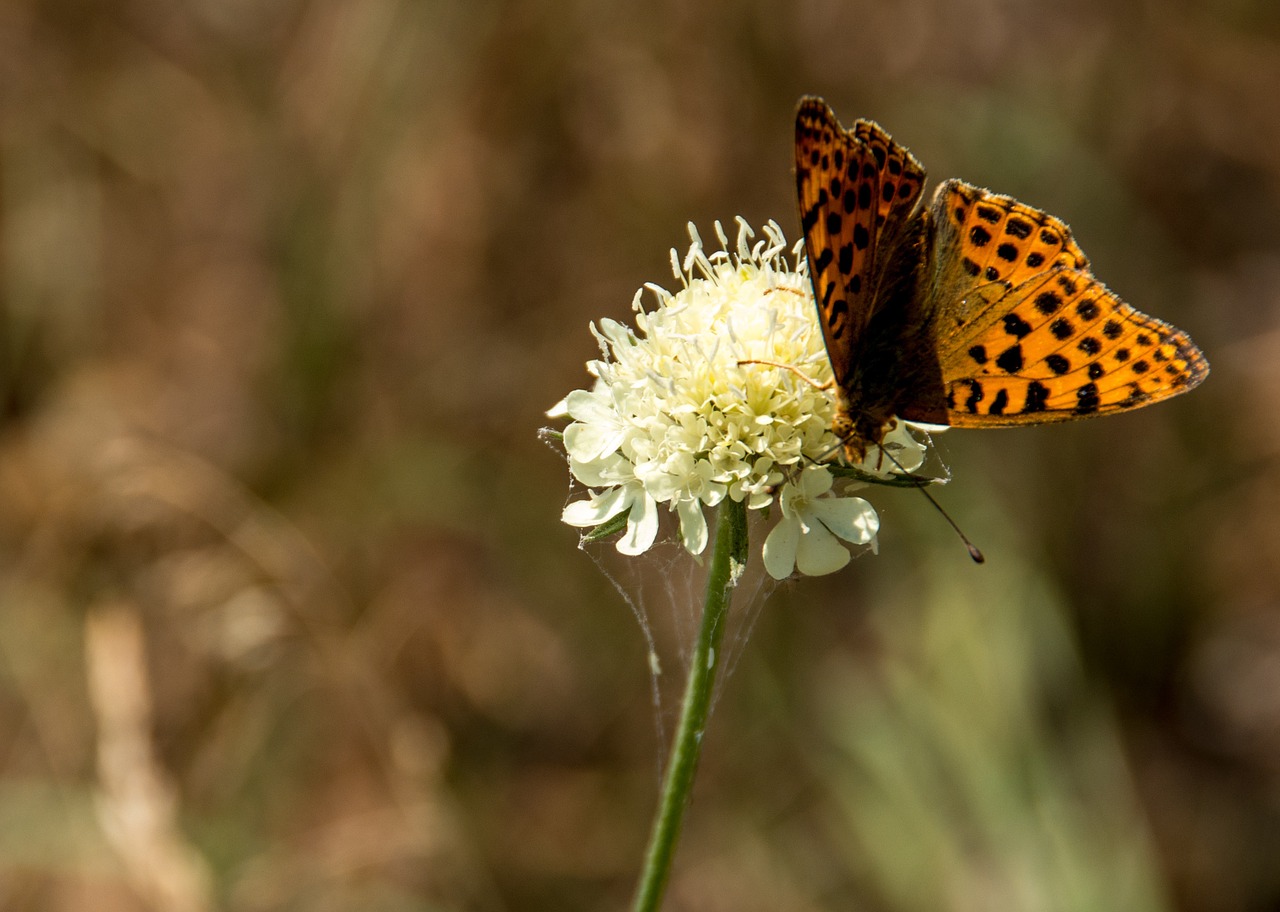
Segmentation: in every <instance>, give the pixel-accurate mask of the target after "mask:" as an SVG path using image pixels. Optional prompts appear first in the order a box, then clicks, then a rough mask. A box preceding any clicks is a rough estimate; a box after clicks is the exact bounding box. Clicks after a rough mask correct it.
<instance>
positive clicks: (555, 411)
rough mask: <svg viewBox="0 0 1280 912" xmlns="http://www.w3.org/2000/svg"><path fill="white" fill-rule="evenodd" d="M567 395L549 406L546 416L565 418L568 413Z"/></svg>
mask: <svg viewBox="0 0 1280 912" xmlns="http://www.w3.org/2000/svg"><path fill="white" fill-rule="evenodd" d="M568 401H569V400H568V397H565V398H564V399H561V400H560V401H559V402H557V403H556V404H555V405H553V406H551V408H549V409H547V417H548V418H566V417H568V415H569V406H568V404H567V403H568Z"/></svg>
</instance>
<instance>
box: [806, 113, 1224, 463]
mask: <svg viewBox="0 0 1280 912" xmlns="http://www.w3.org/2000/svg"><path fill="white" fill-rule="evenodd" d="M924 180H925V171H924V168H923V167H922V166H921V165H920V163H919V162H918V161H917V160H916V158H915V156H913V155H912V154H911V153H910V152H909V151H907V149H906V148H904V147H903V146H901V145H899V144H898V143H896V142H894V141H893V139H891V138H890V136H889V134H888V133H886V132H885V131H884V130H883V129H881V128H880V126H879V125H877V124H876V123H875V122H873V121H870V120H858V121H856V122H855V123H854V125H853V127H852V128H851V129H848V130H846V129H844V128H843V127H841V126H840V123H839V122H838V121H837V120H836V117H835V115H834V114H833V113H832V111H831V109H830V108H829V107H828V106H827V104H826V102H824V101H823V100H822V99H820V98H812V97H808V98H804V99H802V100H801V102H800V108H799V110H798V112H797V114H796V190H797V194H798V200H799V208H800V222H801V226H802V227H803V229H804V240H805V250H806V252H807V254H808V258H809V274H810V278H811V279H812V282H813V290H814V295H815V296H816V298H817V303H818V315H819V322H820V323H821V324H822V334H823V338H824V339H825V341H826V346H827V355H828V357H829V358H830V359H831V368H832V372H833V374H834V378H835V388H836V417H835V420H834V422H833V425H832V430H833V432H834V433H835V434H836V435H837V436H839V437H840V439H841V440H842V441H843V443H844V450H845V456H846V458H847V459H849V460H850V461H854V462H861V461H862V460H863V459H865V458H866V454H867V450H868V448H870V447H873V446H878V445H879V444H880V443H881V442H882V441H883V439H884V436H885V434H886V433H887V432H888V431H889V430H890V429H891V428H892V427H893V426H894V424H895V421H896V420H897V419H906V420H910V421H916V422H922V423H930V424H939V425H949V426H952V427H1009V426H1015V425H1025V424H1044V423H1048V422H1054V421H1067V420H1070V419H1074V418H1086V417H1090V416H1093V415H1107V414H1114V413H1117V412H1124V411H1128V410H1130V409H1134V408H1139V407H1141V406H1144V405H1150V404H1151V403H1153V402H1159V401H1160V400H1162V399H1168V398H1169V397H1170V396H1175V395H1177V394H1179V393H1182V392H1185V391H1187V390H1189V389H1192V388H1193V387H1195V386H1196V385H1197V384H1199V383H1200V382H1201V381H1202V380H1204V378H1205V377H1206V376H1208V374H1209V363H1208V361H1206V360H1205V357H1204V355H1203V354H1202V353H1201V352H1200V350H1199V349H1198V348H1196V346H1195V345H1194V344H1193V343H1192V341H1191V339H1190V338H1189V337H1188V336H1187V334H1186V333H1184V332H1182V331H1181V330H1179V329H1177V328H1175V327H1173V326H1170V325H1169V324H1168V323H1164V322H1162V321H1160V320H1157V319H1155V318H1154V317H1149V316H1147V315H1146V314H1143V313H1139V312H1138V311H1136V310H1134V309H1133V308H1132V307H1130V306H1129V305H1128V304H1126V303H1125V302H1124V301H1122V300H1120V298H1119V297H1117V296H1116V295H1115V294H1114V293H1113V292H1111V291H1109V290H1108V289H1107V288H1106V286H1104V285H1103V284H1102V283H1101V282H1100V281H1098V280H1097V279H1096V278H1094V275H1093V273H1092V272H1090V270H1089V261H1088V259H1087V258H1086V257H1085V255H1084V252H1083V251H1082V250H1081V249H1080V247H1079V246H1078V245H1077V244H1076V242H1075V241H1074V240H1072V237H1071V230H1070V229H1069V228H1068V227H1067V226H1066V225H1065V224H1064V223H1063V222H1061V221H1060V220H1058V219H1056V218H1054V217H1053V216H1051V215H1048V214H1046V213H1044V212H1042V211H1040V210H1039V209H1034V208H1032V207H1030V206H1027V205H1024V204H1022V203H1020V202H1018V201H1017V200H1014V199H1012V198H1010V197H1007V196H999V195H997V194H994V193H992V192H990V191H989V190H983V189H981V188H979V187H975V186H973V185H971V184H966V183H964V182H963V181H959V180H948V181H945V182H944V183H942V184H941V185H940V186H939V187H938V189H937V190H936V191H935V192H934V195H933V202H932V203H931V204H930V205H929V206H928V207H927V208H926V207H924V206H923V205H922V204H921V193H922V191H923V189H924Z"/></svg>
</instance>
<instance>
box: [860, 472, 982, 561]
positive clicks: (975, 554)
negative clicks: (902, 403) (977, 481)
mask: <svg viewBox="0 0 1280 912" xmlns="http://www.w3.org/2000/svg"><path fill="white" fill-rule="evenodd" d="M880 452H881V453H884V455H886V456H888V457H889V461H890V462H892V463H893V464H894V465H896V466H897V467H898V468H899V469H900V470H901V471H903V472H906V471H907V470H906V469H905V468H903V465H902V463H900V462H898V460H897V459H895V458H894V455H893V454H892V453H890V452H889V451H888V450H886V449H885V448H884V447H881V448H880ZM908 474H909V473H908ZM916 490H917V491H919V492H920V493H921V494H923V495H924V496H925V499H926V500H928V501H929V503H931V504H933V508H934V509H935V510H937V511H938V512H939V513H941V514H942V518H943V519H945V520H946V521H947V523H948V525H950V526H951V528H952V529H954V530H955V533H956V535H959V536H960V541H962V542H964V546H965V547H966V548H968V549H969V556H970V557H971V558H973V562H974V563H975V564H984V563H986V561H987V559H986V557H985V556H984V555H983V553H982V552H981V551H980V550H979V549H978V546H977V545H975V544H974V543H973V542H971V541H969V536H967V535H965V534H964V531H963V530H962V529H961V528H960V526H958V525H957V524H956V521H955V520H954V519H952V518H951V514H950V513H948V512H947V511H946V510H944V509H943V508H942V504H940V503H938V502H937V501H936V500H934V498H933V495H932V494H930V493H929V489H928V488H926V487H925V486H924V485H916Z"/></svg>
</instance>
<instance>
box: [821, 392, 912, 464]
mask: <svg viewBox="0 0 1280 912" xmlns="http://www.w3.org/2000/svg"><path fill="white" fill-rule="evenodd" d="M868 405H870V404H869V403H865V402H863V403H858V402H853V401H852V400H851V399H850V398H849V394H848V393H847V392H846V391H845V390H844V389H837V390H836V414H835V418H834V419H833V420H832V422H831V431H832V433H834V434H835V435H836V436H837V437H839V438H840V441H841V443H843V444H844V458H845V460H846V461H848V462H850V463H854V464H856V463H861V462H865V461H866V458H867V450H869V449H870V448H871V447H873V446H879V445H880V444H881V442H882V441H883V440H884V435H885V434H887V433H888V432H889V431H890V430H892V429H893V427H894V426H895V424H896V421H895V419H894V416H892V415H890V414H887V413H885V412H884V410H883V409H876V408H869V407H867V406H868Z"/></svg>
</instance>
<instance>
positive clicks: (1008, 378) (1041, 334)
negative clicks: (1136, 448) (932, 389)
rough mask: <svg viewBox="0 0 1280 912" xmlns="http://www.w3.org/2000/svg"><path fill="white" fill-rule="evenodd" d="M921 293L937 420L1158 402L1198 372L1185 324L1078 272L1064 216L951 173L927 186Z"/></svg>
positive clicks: (1009, 421)
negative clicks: (942, 395)
mask: <svg viewBox="0 0 1280 912" xmlns="http://www.w3.org/2000/svg"><path fill="white" fill-rule="evenodd" d="M932 213H933V217H934V230H935V232H936V235H935V244H934V251H933V253H934V263H933V266H934V268H933V274H934V277H935V285H934V288H933V290H932V291H931V292H930V293H932V294H934V295H936V296H938V299H939V304H938V319H937V321H936V327H937V328H936V333H937V335H936V338H937V347H938V360H939V363H940V365H941V368H942V375H943V382H944V384H945V387H946V394H947V410H948V423H950V424H952V425H956V426H969V427H982V426H986V427H991V426H999V425H1013V424H1037V423H1044V422H1049V421H1063V420H1068V419H1071V418H1083V417H1088V416H1090V415H1095V414H1105V413H1107V412H1113V411H1120V410H1124V409H1130V408H1135V407H1137V406H1140V405H1146V404H1149V403H1151V402H1157V401H1159V400H1160V399H1166V398H1168V397H1170V396H1173V395H1176V394H1177V393H1180V392H1183V391H1184V390H1187V389H1190V388H1191V387H1193V386H1195V385H1196V384H1197V383H1199V382H1200V381H1201V380H1203V379H1204V377H1205V376H1206V375H1207V374H1208V365H1207V363H1206V362H1205V360H1204V356H1203V355H1201V354H1200V352H1199V350H1198V349H1196V347H1195V346H1194V345H1193V344H1192V343H1191V340H1190V339H1189V338H1188V337H1187V335H1186V334H1185V333H1182V332H1180V331H1179V330H1177V329H1175V328H1174V327H1172V326H1169V325H1168V324H1166V323H1163V322H1161V321H1160V320H1157V319H1155V318H1153V317H1149V316H1147V315H1145V314H1142V313H1139V312H1138V311H1136V310H1134V309H1133V308H1132V307H1130V306H1129V305H1128V304H1126V303H1125V302H1124V301H1122V300H1120V298H1119V297H1117V296H1116V295H1115V294H1114V293H1112V292H1111V291H1109V290H1108V289H1107V288H1106V287H1105V286H1104V285H1103V284H1102V283H1101V282H1099V281H1098V280H1097V279H1096V278H1094V276H1093V274H1092V273H1090V272H1089V264H1088V260H1087V259H1086V258H1085V255H1084V252H1083V251H1082V250H1081V249H1080V247H1079V246H1078V245H1077V244H1076V243H1075V241H1074V240H1072V238H1071V232H1070V230H1069V229H1068V228H1067V226H1066V225H1065V224H1063V223H1062V222H1061V221H1059V220H1058V219H1055V218H1054V217H1053V216H1051V215H1047V214H1046V213H1044V212H1041V211H1040V210H1038V209H1033V208H1032V207H1030V206H1026V205H1024V204H1022V203H1019V202H1017V201H1016V200H1013V199H1010V198H1009V197H1005V196H997V195H995V194H993V193H989V192H987V191H985V190H981V189H979V188H977V187H972V186H969V185H967V184H963V183H961V182H959V181H948V182H947V183H945V184H943V185H942V186H941V187H939V188H938V192H937V194H936V195H935V198H934V202H933V206H932Z"/></svg>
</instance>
